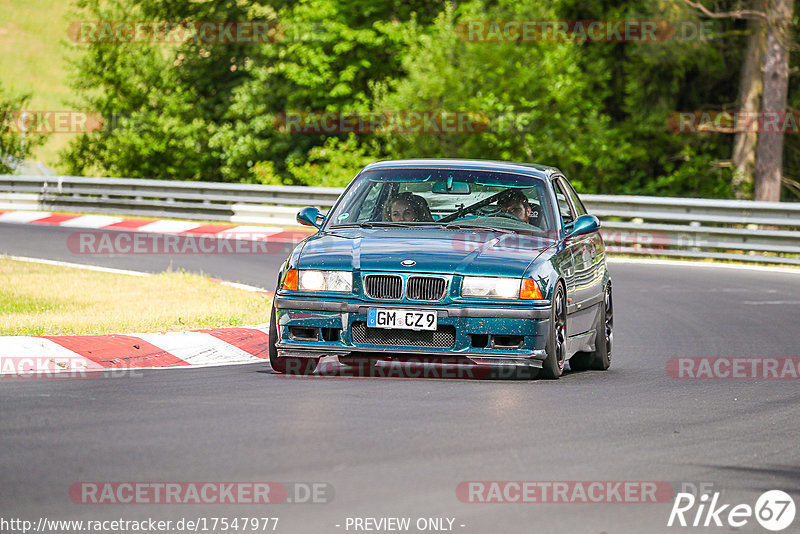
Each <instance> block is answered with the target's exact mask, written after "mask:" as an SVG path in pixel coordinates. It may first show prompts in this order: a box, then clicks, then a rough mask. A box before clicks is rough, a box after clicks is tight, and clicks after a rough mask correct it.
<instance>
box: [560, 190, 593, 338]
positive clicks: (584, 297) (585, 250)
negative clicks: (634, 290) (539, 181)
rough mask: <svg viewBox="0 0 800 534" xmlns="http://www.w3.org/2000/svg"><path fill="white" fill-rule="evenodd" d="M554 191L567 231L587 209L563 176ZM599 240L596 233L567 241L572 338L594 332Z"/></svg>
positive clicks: (570, 331)
mask: <svg viewBox="0 0 800 534" xmlns="http://www.w3.org/2000/svg"><path fill="white" fill-rule="evenodd" d="M553 188H554V190H555V193H556V201H557V203H558V210H559V214H560V215H561V220H562V223H563V225H564V228H565V230H566V231H568V230H570V229H571V227H572V223H573V222H574V221H575V219H577V218H578V217H579V216H581V215H585V214H586V209H585V208H584V207H583V204H582V203H581V202H580V200H579V199H578V198H577V195H575V193H574V191H573V190H572V188H571V186H570V185H569V183H568V182H567V181H566V179H565V178H564V177H563V176H560V175H559V176H556V178H555V180H554V182H553ZM597 239H599V234H598V233H597V232H595V233H593V234H588V235H583V236H578V237H573V238H570V237H567V238H565V245H564V247H565V252H566V253H567V254H568V255H569V256H570V264H571V266H572V269H571V273H570V276H569V277H568V278H567V299H568V301H567V313H568V314H569V315H570V318H569V335H570V336H574V335H577V334H582V333H584V332H589V331H591V330H592V329H593V328H594V324H595V320H596V318H597V306H595V304H597V298H596V297H597V294H598V281H597V280H596V278H597V276H598V269H597V266H596V263H597ZM600 283H602V280H600Z"/></svg>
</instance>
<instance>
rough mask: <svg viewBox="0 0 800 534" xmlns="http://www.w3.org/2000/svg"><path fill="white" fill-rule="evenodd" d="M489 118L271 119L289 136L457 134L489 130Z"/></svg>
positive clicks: (392, 113)
mask: <svg viewBox="0 0 800 534" xmlns="http://www.w3.org/2000/svg"><path fill="white" fill-rule="evenodd" d="M490 123H491V119H490V118H489V115H488V114H486V113H484V112H482V111H445V110H383V111H296V110H295V111H292V110H287V111H282V112H280V113H278V114H277V115H276V117H275V120H274V127H275V129H276V130H278V131H279V132H283V133H289V134H340V133H355V134H369V133H372V134H390V133H415V134H430V133H443V134H459V133H480V132H485V131H487V130H488V129H489V125H490Z"/></svg>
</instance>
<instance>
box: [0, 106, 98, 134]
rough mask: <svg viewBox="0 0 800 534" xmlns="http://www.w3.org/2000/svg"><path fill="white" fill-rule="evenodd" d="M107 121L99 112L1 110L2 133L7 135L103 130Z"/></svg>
mask: <svg viewBox="0 0 800 534" xmlns="http://www.w3.org/2000/svg"><path fill="white" fill-rule="evenodd" d="M104 124H105V121H104V120H103V116H102V115H101V114H100V113H99V112H97V111H86V110H74V109H73V110H68V109H65V110H36V109H15V110H10V109H9V110H0V131H2V132H7V133H22V132H26V133H29V134H63V133H90V132H96V131H98V130H102V129H103V127H104Z"/></svg>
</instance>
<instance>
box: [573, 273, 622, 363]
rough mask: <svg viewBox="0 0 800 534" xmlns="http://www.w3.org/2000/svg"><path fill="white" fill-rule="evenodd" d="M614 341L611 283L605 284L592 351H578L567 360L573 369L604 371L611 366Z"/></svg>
mask: <svg viewBox="0 0 800 534" xmlns="http://www.w3.org/2000/svg"><path fill="white" fill-rule="evenodd" d="M613 341H614V301H613V299H612V297H611V284H610V283H609V284H608V285H607V286H606V290H605V292H604V294H603V305H602V307H601V308H600V319H599V320H598V321H597V330H596V333H595V341H594V351H593V352H579V353H577V354H576V355H575V356H573V357H572V358H570V360H569V367H570V369H572V370H573V371H585V370H589V369H591V370H595V371H605V370H606V369H608V368H609V367H611V345H612V344H613Z"/></svg>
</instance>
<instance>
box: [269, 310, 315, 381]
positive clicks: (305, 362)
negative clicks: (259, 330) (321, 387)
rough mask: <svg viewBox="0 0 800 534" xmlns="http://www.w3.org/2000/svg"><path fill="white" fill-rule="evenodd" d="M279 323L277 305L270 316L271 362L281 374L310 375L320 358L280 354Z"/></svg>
mask: <svg viewBox="0 0 800 534" xmlns="http://www.w3.org/2000/svg"><path fill="white" fill-rule="evenodd" d="M277 343H278V324H277V321H276V320H275V305H274V304H273V305H272V313H270V316H269V364H270V365H271V366H272V370H273V371H275V372H276V373H280V374H289V375H310V374H311V373H313V372H314V370H315V369H316V368H317V363H318V362H319V358H286V357H281V356H278V347H277V346H276V345H277Z"/></svg>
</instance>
